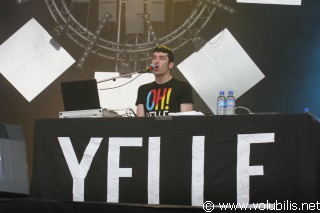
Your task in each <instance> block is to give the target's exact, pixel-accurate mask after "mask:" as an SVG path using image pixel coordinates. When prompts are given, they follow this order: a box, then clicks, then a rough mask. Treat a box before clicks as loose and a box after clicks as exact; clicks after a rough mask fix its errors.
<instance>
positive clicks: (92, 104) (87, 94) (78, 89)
mask: <svg viewBox="0 0 320 213" xmlns="http://www.w3.org/2000/svg"><path fill="white" fill-rule="evenodd" d="M61 92H62V98H63V104H64V110H65V111H77V110H88V109H100V108H101V107H100V101H99V93H98V86H97V80H96V79H90V80H81V81H66V82H61Z"/></svg>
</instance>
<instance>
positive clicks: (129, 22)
mask: <svg viewBox="0 0 320 213" xmlns="http://www.w3.org/2000/svg"><path fill="white" fill-rule="evenodd" d="M143 14H144V3H143V0H126V33H127V34H139V33H143V22H144V21H143Z"/></svg>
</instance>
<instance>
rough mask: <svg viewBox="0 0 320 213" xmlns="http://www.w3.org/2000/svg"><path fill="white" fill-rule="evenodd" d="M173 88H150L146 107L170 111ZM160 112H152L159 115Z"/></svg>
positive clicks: (150, 109)
mask: <svg viewBox="0 0 320 213" xmlns="http://www.w3.org/2000/svg"><path fill="white" fill-rule="evenodd" d="M171 91H172V88H162V89H161V88H159V89H153V90H150V91H149V93H148V95H147V100H146V109H147V111H149V113H151V111H164V110H165V111H169V109H170V107H169V105H170V95H171ZM159 113H160V112H153V113H151V114H155V115H159Z"/></svg>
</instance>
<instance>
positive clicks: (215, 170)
mask: <svg viewBox="0 0 320 213" xmlns="http://www.w3.org/2000/svg"><path fill="white" fill-rule="evenodd" d="M319 129H320V126H319V122H318V121H317V120H316V119H314V118H313V117H312V116H311V115H309V114H299V115H235V116H177V117H159V118H154V117H153V118H152V117H145V118H72V119H44V120H36V122H35V141H34V153H33V156H34V160H33V174H32V184H31V196H32V197H36V198H44V199H58V200H74V201H101V202H108V203H140V204H141V203H142V204H169V205H192V206H201V205H202V204H203V203H204V202H205V201H211V202H212V203H213V204H218V203H219V204H221V203H247V204H248V203H250V204H255V203H283V204H284V205H286V204H287V203H289V202H290V205H291V204H292V203H303V202H309V203H310V202H316V201H317V200H318V198H319V191H320V190H319V186H318V185H319V184H318V182H319V180H320V178H319V172H318V171H319V153H320V152H319V151H320V150H319V143H320V138H319Z"/></svg>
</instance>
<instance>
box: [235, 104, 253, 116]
mask: <svg viewBox="0 0 320 213" xmlns="http://www.w3.org/2000/svg"><path fill="white" fill-rule="evenodd" d="M238 108H240V109H245V110H247V111H248V112H249V114H253V113H252V112H251V111H250V110H249V109H248V108H246V107H243V106H237V107H236V108H235V110H236V109H238Z"/></svg>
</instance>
